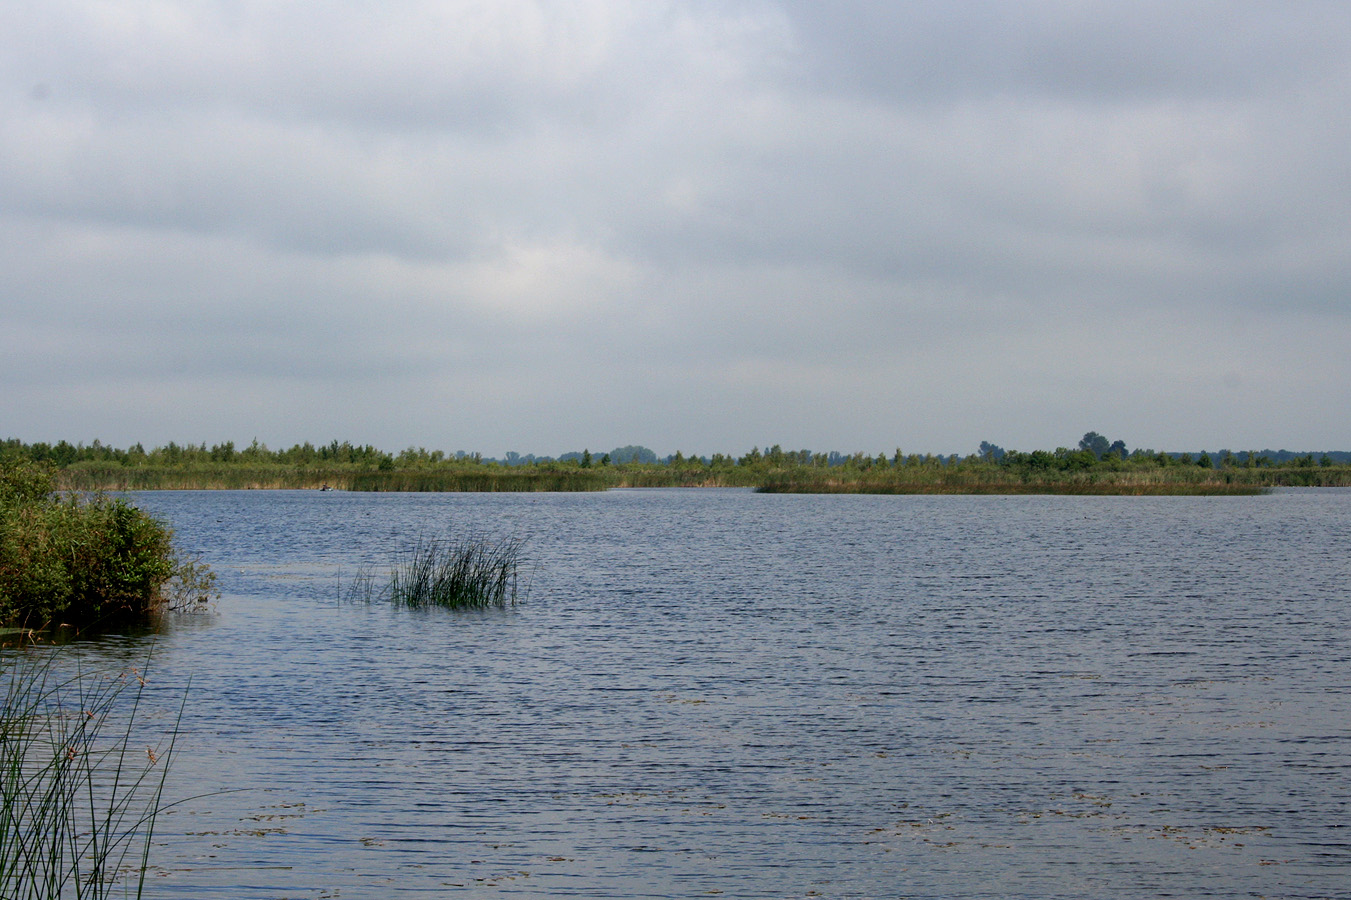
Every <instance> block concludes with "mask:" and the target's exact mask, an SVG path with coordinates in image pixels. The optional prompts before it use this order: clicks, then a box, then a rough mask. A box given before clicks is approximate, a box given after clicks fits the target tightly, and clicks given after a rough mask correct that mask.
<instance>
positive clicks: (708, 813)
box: [92, 489, 1351, 898]
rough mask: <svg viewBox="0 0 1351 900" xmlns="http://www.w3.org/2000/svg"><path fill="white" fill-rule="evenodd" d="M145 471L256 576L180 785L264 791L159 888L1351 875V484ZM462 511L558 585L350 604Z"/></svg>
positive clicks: (231, 613) (191, 833) (1240, 888)
mask: <svg viewBox="0 0 1351 900" xmlns="http://www.w3.org/2000/svg"><path fill="white" fill-rule="evenodd" d="M136 499H137V502H139V503H140V504H141V505H143V506H144V507H146V508H148V509H150V510H152V511H154V512H156V513H157V514H161V515H163V516H164V517H165V518H167V519H168V520H170V521H171V522H172V523H173V524H174V526H175V527H176V529H177V531H178V533H179V535H180V538H181V539H182V542H183V543H185V544H186V545H188V546H192V547H196V548H199V549H201V550H202V551H204V552H205V553H206V554H207V557H208V559H209V560H210V561H211V562H212V564H213V565H214V567H215V568H216V569H217V571H218V572H219V574H220V578H221V587H222V589H223V591H224V597H223V599H222V600H221V602H220V604H219V610H218V612H217V613H216V614H215V615H214V616H208V617H199V618H197V619H193V620H186V621H180V622H176V623H173V624H171V626H170V627H169V628H168V630H167V632H166V633H164V634H162V635H160V636H159V637H158V638H157V643H156V650H155V660H154V669H153V671H152V677H151V682H152V685H153V686H154V687H155V688H156V690H158V691H161V692H162V693H163V695H164V698H165V700H166V701H168V700H170V699H171V698H172V696H174V695H175V693H176V692H181V690H182V687H183V685H184V684H185V683H186V680H187V678H188V677H189V676H191V679H192V680H191V688H190V695H189V705H188V710H187V713H186V716H185V720H184V729H185V736H184V738H183V740H182V743H181V745H180V748H179V752H178V756H177V759H176V761H175V764H174V767H173V769H172V770H171V777H170V781H169V785H168V788H167V790H166V793H167V795H168V797H169V798H170V799H173V798H176V797H185V796H190V795H192V794H195V793H199V792H202V791H209V790H223V789H236V788H244V789H245V790H243V791H240V792H238V793H231V794H226V795H218V796H213V797H207V798H204V799H200V800H194V801H190V802H188V803H186V804H184V805H183V806H181V807H179V808H177V809H175V810H174V811H173V812H172V813H170V814H168V815H166V816H164V817H163V818H162V819H161V821H160V825H159V834H158V837H157V845H158V846H157V848H156V853H155V857H154V861H155V862H156V863H157V866H158V868H157V869H156V871H155V874H154V875H153V877H152V878H151V882H152V883H151V884H150V886H149V891H150V893H149V895H150V896H151V897H155V898H199V897H228V898H384V897H404V896H417V897H442V896H453V895H461V894H469V895H474V896H478V895H484V896H487V895H496V894H501V895H513V894H514V895H518V896H527V897H534V896H571V897H625V898H628V897H681V898H684V897H695V896H708V895H719V894H721V895H723V896H730V897H808V896H821V897H926V898H938V897H944V898H977V897H1025V898H1085V897H1087V898H1093V897H1112V898H1117V897H1120V898H1127V897H1129V898H1135V897H1188V898H1195V897H1226V898H1232V897H1281V898H1329V897H1351V809H1348V797H1349V796H1351V603H1349V602H1348V601H1349V600H1351V588H1349V587H1348V584H1349V583H1351V492H1347V491H1339V490H1330V489H1329V490H1320V491H1316V492H1315V491H1304V492H1300V491H1287V492H1278V493H1276V494H1274V495H1271V496H1266V497H1254V498H1065V497H936V498H929V497H822V496H805V497H803V496H767V495H756V494H752V493H747V492H741V491H714V490H699V491H619V492H611V493H605V494H567V495H484V494H470V495H463V494H461V495H367V494H343V493H315V492H282V493H269V492H238V493H233V492H228V493H159V494H144V495H139V496H138V497H137V498H136ZM446 530H450V531H452V532H454V533H467V532H479V531H490V532H492V533H495V534H513V535H517V536H524V537H526V538H528V545H527V547H528V555H529V558H530V563H529V566H528V567H527V568H528V571H527V574H528V580H529V594H528V597H527V598H526V600H525V602H524V603H522V604H521V605H519V606H518V607H516V608H515V609H511V610H507V611H501V612H490V613H475V614H454V613H447V612H445V611H434V612H423V613H417V612H408V611H397V610H392V609H390V608H387V607H385V606H374V607H363V606H354V605H350V604H344V603H342V602H340V587H339V582H340V578H341V577H343V576H346V577H350V576H351V575H352V574H353V573H354V572H355V571H356V570H357V568H358V567H359V566H360V565H361V564H363V563H385V562H386V561H387V560H388V558H389V554H390V553H391V552H392V551H393V550H395V549H397V548H400V547H402V546H406V545H407V544H408V543H409V541H410V540H411V539H412V538H413V537H415V536H416V535H417V534H419V533H423V534H428V533H441V532H444V531H446ZM143 647H144V640H143V639H131V638H127V639H123V640H116V639H110V640H107V641H104V642H103V643H102V644H100V645H99V646H98V647H96V648H94V649H93V650H92V652H94V653H95V655H106V656H109V657H112V658H114V660H116V659H118V658H125V659H128V660H134V659H135V658H136V657H137V655H138V654H141V653H143V652H144V650H143Z"/></svg>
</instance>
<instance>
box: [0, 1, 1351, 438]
mask: <svg viewBox="0 0 1351 900" xmlns="http://www.w3.org/2000/svg"><path fill="white" fill-rule="evenodd" d="M1347 47H1351V4H1347V3H1343V2H1305V0H1288V2H1281V3H1270V2H1244V0H1218V2H1208V0H1195V2H1185V3H1178V2H1176V0H1168V2H1153V0H1133V2H1131V3H1120V2H1117V0H1102V2H1097V0H1082V2H1068V0H1028V2H1020V3H1006V2H965V0H943V2H912V3H887V4H883V3H876V2H873V0H866V2H853V0H843V2H832V3H829V4H826V3H820V2H816V0H778V2H773V0H764V2H760V0H725V2H720V0H687V2H681V3H666V2H661V0H631V2H630V0H569V2H561V0H560V2H532V0H483V2H469V0H465V2H460V0H380V2H374V0H266V2H264V0H116V2H114V0H6V2H5V3H3V4H0V437H12V438H19V439H21V440H24V441H27V442H36V441H49V442H55V441H58V440H68V441H71V442H72V443H74V442H83V443H90V442H92V441H93V440H95V439H98V440H101V441H103V442H104V443H105V444H112V445H115V446H128V445H130V444H132V443H135V442H141V443H143V444H144V445H145V446H146V447H147V448H149V447H152V446H155V445H162V444H165V443H168V442H169V441H176V442H178V443H201V442H205V443H207V444H215V443H218V442H223V441H227V440H229V441H234V442H236V443H237V444H240V445H245V444H247V443H249V442H250V441H252V440H254V439H257V440H259V441H261V442H263V443H265V444H267V445H268V446H270V447H273V448H274V449H276V448H280V447H288V446H291V445H292V444H295V443H300V442H304V441H311V442H314V443H316V444H318V443H327V442H328V441H330V440H333V439H338V440H350V441H352V442H353V443H356V444H366V443H370V444H374V445H375V446H377V447H380V448H382V449H385V450H391V451H398V450H400V449H402V448H405V447H410V446H421V447H426V448H428V449H442V450H446V451H450V452H453V451H455V450H466V451H470V452H482V453H484V454H485V455H488V456H498V455H501V454H503V453H505V452H506V451H516V452H519V453H522V454H525V453H534V454H540V455H556V454H558V453H563V452H567V451H572V450H580V449H582V448H589V449H592V450H596V451H605V450H609V449H612V448H614V447H618V446H622V445H627V444H641V445H644V446H647V447H651V448H652V449H654V450H656V451H657V452H658V453H661V454H666V453H671V452H675V451H677V450H680V451H683V452H685V453H687V454H689V453H699V454H712V453H717V452H722V453H731V454H738V455H739V454H741V453H744V452H746V451H748V450H750V448H751V447H753V446H759V447H765V446H767V445H770V444H781V445H782V446H783V447H784V448H785V449H803V448H806V449H812V450H815V451H828V450H837V451H841V452H854V451H860V450H861V451H865V452H869V453H877V452H885V453H887V454H888V455H890V454H891V453H892V452H894V451H895V450H896V449H897V448H900V449H902V450H903V451H904V452H906V453H911V452H920V453H924V452H934V453H962V454H966V453H972V452H975V450H976V448H977V446H978V444H979V443H980V442H981V441H983V440H988V441H991V442H992V443H995V444H999V445H1001V446H1004V447H1007V448H1010V449H1022V450H1032V449H1053V448H1055V447H1057V446H1074V445H1075V444H1077V442H1078V440H1079V438H1080V437H1081V436H1082V435H1083V434H1084V433H1085V432H1087V431H1090V430H1092V431H1097V432H1100V433H1102V434H1104V435H1107V436H1108V437H1109V438H1111V439H1118V438H1119V439H1122V440H1124V441H1125V442H1126V443H1127V445H1128V446H1129V447H1131V448H1137V447H1150V448H1155V449H1161V450H1163V449H1167V450H1191V449H1199V448H1212V449H1214V448H1234V449H1236V450H1241V449H1266V448H1275V449H1280V448H1288V449H1291V450H1301V451H1302V450H1339V449H1351V416H1348V410H1351V162H1348V160H1349V159H1351V158H1349V157H1348V155H1347V148H1348V147H1351V54H1349V53H1347V52H1346V48H1347Z"/></svg>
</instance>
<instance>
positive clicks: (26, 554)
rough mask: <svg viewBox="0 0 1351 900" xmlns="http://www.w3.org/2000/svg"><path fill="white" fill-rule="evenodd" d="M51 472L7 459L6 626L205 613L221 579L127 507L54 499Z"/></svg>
mask: <svg viewBox="0 0 1351 900" xmlns="http://www.w3.org/2000/svg"><path fill="white" fill-rule="evenodd" d="M55 480H56V472H55V470H53V469H52V467H51V466H50V465H47V464H45V463H41V462H33V461H31V460H28V459H24V458H22V457H16V456H6V457H3V458H0V626H6V627H23V628H30V629H32V628H45V627H47V626H53V625H66V626H71V627H75V628H82V629H83V628H90V627H96V626H101V625H107V624H113V623H117V622H122V621H126V620H128V619H135V618H144V617H146V616H149V615H151V614H153V613H155V612H159V611H162V610H164V609H169V608H189V607H194V606H197V605H199V604H203V603H205V602H206V601H207V600H208V599H209V598H210V597H211V596H212V594H213V593H214V590H215V576H214V575H213V573H212V572H211V571H210V569H209V568H208V567H207V566H205V565H204V564H202V562H201V560H200V559H199V558H197V557H195V556H192V555H191V554H187V553H184V552H182V551H181V550H180V549H178V548H177V547H176V546H175V545H174V542H173V532H172V531H171V530H170V529H169V527H168V526H167V525H166V524H164V523H163V522H161V521H159V520H158V519H156V518H154V517H153V516H151V515H149V514H147V513H145V512H143V511H142V510H140V509H137V508H136V507H135V506H133V505H131V504H130V503H128V502H126V501H125V500H121V499H117V498H111V497H107V496H104V495H102V494H93V495H86V494H82V493H79V492H68V493H66V494H64V495H61V494H58V493H57V492H56V491H55Z"/></svg>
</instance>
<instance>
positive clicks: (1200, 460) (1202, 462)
mask: <svg viewBox="0 0 1351 900" xmlns="http://www.w3.org/2000/svg"><path fill="white" fill-rule="evenodd" d="M1183 457H1184V458H1185V457H1186V454H1185V453H1184V454H1183ZM1196 464H1197V465H1198V466H1200V467H1201V468H1202V469H1213V468H1215V464H1214V463H1213V462H1211V461H1210V454H1209V453H1207V452H1205V451H1204V450H1202V451H1201V455H1200V456H1198V457H1196Z"/></svg>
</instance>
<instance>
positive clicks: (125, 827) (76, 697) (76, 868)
mask: <svg viewBox="0 0 1351 900" xmlns="http://www.w3.org/2000/svg"><path fill="white" fill-rule="evenodd" d="M0 667H3V674H0V679H3V686H2V687H0V690H4V692H5V693H4V709H3V711H2V712H0V897H3V898H5V900H64V898H77V900H86V898H88V900H102V898H110V897H130V896H135V897H140V896H141V895H142V891H143V888H144V885H145V877H146V867H147V865H148V861H149V855H150V847H151V841H152V838H153V836H154V829H155V819H156V816H157V815H158V814H159V813H160V812H161V811H162V810H163V808H164V807H163V806H162V804H161V797H162V795H163V791H164V779H165V776H166V774H167V772H168V767H169V763H170V760H171V759H172V756H173V752H174V746H175V743H176V740H177V737H178V728H179V724H178V723H179V722H180V721H181V719H182V709H183V708H182V706H181V705H180V707H179V713H178V718H176V719H175V720H174V722H173V724H172V726H171V727H170V729H169V731H168V733H167V735H163V736H161V738H160V740H159V741H158V742H157V743H156V744H154V745H145V744H144V743H143V740H144V735H143V733H142V731H143V730H142V729H141V727H140V723H139V722H138V714H140V713H141V709H142V699H143V697H142V694H143V691H144V689H145V680H144V677H143V671H142V672H131V673H124V674H118V675H109V674H105V673H99V672H90V671H82V670H79V669H78V668H77V670H76V672H75V673H74V674H73V675H68V674H63V668H62V667H61V666H60V665H58V659H57V654H56V652H55V651H42V650H36V649H32V648H30V649H28V650H19V651H6V655H5V656H4V657H3V658H0ZM185 699H186V697H185ZM142 718H143V716H142Z"/></svg>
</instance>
